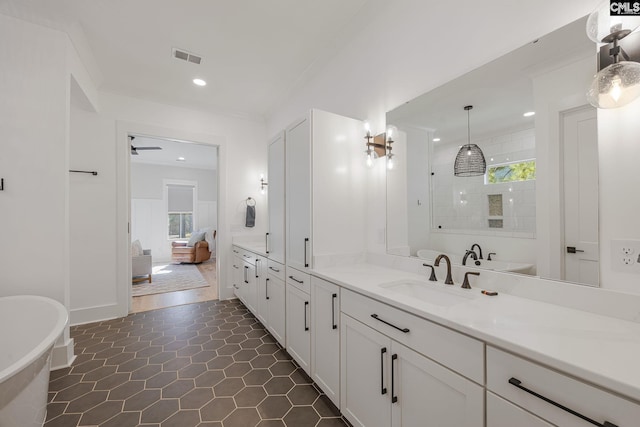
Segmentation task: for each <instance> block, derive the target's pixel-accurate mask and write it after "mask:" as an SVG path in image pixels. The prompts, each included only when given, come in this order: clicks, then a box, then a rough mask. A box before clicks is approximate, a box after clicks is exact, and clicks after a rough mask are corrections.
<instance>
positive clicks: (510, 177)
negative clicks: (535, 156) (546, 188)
mask: <svg viewBox="0 0 640 427" xmlns="http://www.w3.org/2000/svg"><path fill="white" fill-rule="evenodd" d="M533 179H536V161H535V160H526V161H522V162H514V163H506V164H501V165H493V166H489V168H488V169H487V177H486V183H487V184H498V183H501V182H517V181H530V180H533Z"/></svg>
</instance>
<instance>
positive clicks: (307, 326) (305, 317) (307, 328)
mask: <svg viewBox="0 0 640 427" xmlns="http://www.w3.org/2000/svg"><path fill="white" fill-rule="evenodd" d="M307 307H309V301H305V302H304V330H305V331H308V330H309V325H308V324H307Z"/></svg>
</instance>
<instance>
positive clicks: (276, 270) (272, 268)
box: [267, 260, 286, 282]
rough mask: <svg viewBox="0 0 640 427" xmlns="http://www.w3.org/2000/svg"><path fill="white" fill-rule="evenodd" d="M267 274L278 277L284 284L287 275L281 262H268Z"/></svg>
mask: <svg viewBox="0 0 640 427" xmlns="http://www.w3.org/2000/svg"><path fill="white" fill-rule="evenodd" d="M267 273H269V274H271V275H272V276H274V277H277V278H278V279H280V280H282V281H283V282H284V281H285V278H286V276H285V274H284V265H283V264H280V263H279V262H275V261H273V260H268V261H267Z"/></svg>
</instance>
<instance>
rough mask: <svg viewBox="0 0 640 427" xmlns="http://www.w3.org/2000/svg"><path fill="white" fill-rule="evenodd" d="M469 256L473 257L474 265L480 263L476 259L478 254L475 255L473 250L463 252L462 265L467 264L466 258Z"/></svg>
mask: <svg viewBox="0 0 640 427" xmlns="http://www.w3.org/2000/svg"><path fill="white" fill-rule="evenodd" d="M469 257H471V258H473V259H474V261H475V262H476V265H480V261H478V255H476V253H475V252H474V251H467V253H466V254H464V258H462V265H467V258H469Z"/></svg>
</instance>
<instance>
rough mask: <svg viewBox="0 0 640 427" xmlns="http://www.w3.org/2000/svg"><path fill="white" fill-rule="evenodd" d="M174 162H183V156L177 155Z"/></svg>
mask: <svg viewBox="0 0 640 427" xmlns="http://www.w3.org/2000/svg"><path fill="white" fill-rule="evenodd" d="M176 162H184V157H178V158H177V159H176Z"/></svg>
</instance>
